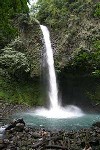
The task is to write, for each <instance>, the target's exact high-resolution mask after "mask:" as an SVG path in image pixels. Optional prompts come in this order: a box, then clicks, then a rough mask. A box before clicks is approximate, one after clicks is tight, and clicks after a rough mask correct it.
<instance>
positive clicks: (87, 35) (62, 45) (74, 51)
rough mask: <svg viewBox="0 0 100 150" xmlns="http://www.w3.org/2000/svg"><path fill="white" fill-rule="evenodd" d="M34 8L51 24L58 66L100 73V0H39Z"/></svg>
mask: <svg viewBox="0 0 100 150" xmlns="http://www.w3.org/2000/svg"><path fill="white" fill-rule="evenodd" d="M33 9H35V11H33V12H34V16H35V17H36V18H37V19H38V20H39V21H40V23H42V24H46V25H47V26H49V28H50V31H51V37H52V38H51V39H52V43H53V46H54V51H55V62H56V69H57V70H59V71H61V70H62V69H63V68H64V69H65V68H66V73H67V72H69V71H70V72H74V73H75V72H76V74H77V73H78V74H81V75H82V74H83V75H84V74H88V75H96V76H100V34H99V33H100V26H99V23H100V22H99V18H100V2H99V0H96V1H94V0H60V1H57V0H39V1H38V3H37V4H36V5H35V6H33V7H32V8H31V11H32V10H33Z"/></svg>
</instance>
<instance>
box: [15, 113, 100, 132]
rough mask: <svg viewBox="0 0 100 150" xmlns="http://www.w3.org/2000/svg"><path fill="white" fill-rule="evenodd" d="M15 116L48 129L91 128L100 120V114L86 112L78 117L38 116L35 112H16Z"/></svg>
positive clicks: (29, 123)
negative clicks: (55, 117) (56, 117)
mask: <svg viewBox="0 0 100 150" xmlns="http://www.w3.org/2000/svg"><path fill="white" fill-rule="evenodd" d="M14 118H23V119H24V121H25V122H26V124H27V125H29V126H32V127H37V128H40V127H44V128H46V129H48V130H79V129H81V128H89V127H90V126H91V125H92V124H93V123H94V122H97V121H100V114H85V115H84V116H82V117H78V118H68V119H67V118H66V119H65V118H64V119H54V118H45V117H41V116H37V115H35V114H34V113H33V114H31V113H30V114H29V113H21V114H16V115H15V116H14Z"/></svg>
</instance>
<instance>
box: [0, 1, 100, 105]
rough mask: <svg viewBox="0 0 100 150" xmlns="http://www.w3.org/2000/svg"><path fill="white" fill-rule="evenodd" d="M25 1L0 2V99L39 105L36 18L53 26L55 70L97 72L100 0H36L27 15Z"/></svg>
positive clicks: (99, 72)
mask: <svg viewBox="0 0 100 150" xmlns="http://www.w3.org/2000/svg"><path fill="white" fill-rule="evenodd" d="M27 2H28V0H2V1H0V98H2V99H5V100H8V101H10V102H16V103H28V104H31V105H40V104H43V99H42V98H41V96H40V95H41V92H40V87H39V84H38V83H39V82H37V81H36V82H35V81H34V80H33V79H32V78H35V77H34V76H39V75H40V74H39V72H40V70H41V69H40V58H41V56H40V55H41V52H40V51H41V49H42V46H43V45H42V44H41V43H42V42H41V41H42V40H41V37H42V33H41V31H40V27H39V22H40V23H41V24H44V25H47V26H48V27H49V29H50V31H51V32H50V33H51V39H52V43H53V48H54V51H55V53H54V54H55V66H56V70H57V71H59V72H60V73H62V74H63V73H65V74H66V76H67V74H68V73H69V74H70V75H73V74H74V75H75V74H76V75H82V76H84V75H87V76H89V75H90V76H94V77H100V35H99V31H100V28H99V18H100V2H99V0H96V1H95V0H38V2H37V3H36V4H35V5H33V6H32V7H31V10H30V12H31V17H29V14H28V12H29V9H28V6H27ZM36 20H38V21H39V22H38V21H36ZM16 36H17V37H16ZM22 81H23V82H22ZM98 87H99V85H98ZM97 89H99V88H97ZM97 93H98V91H97ZM91 95H92V94H90V97H92V98H94V99H98V101H99V97H98V96H97V94H96V95H94V94H93V95H92V96H91Z"/></svg>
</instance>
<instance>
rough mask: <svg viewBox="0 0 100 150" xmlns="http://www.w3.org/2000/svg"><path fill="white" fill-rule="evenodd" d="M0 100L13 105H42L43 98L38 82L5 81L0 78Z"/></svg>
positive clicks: (3, 78)
mask: <svg viewBox="0 0 100 150" xmlns="http://www.w3.org/2000/svg"><path fill="white" fill-rule="evenodd" d="M0 99H3V100H5V101H8V102H11V103H14V104H29V105H32V106H33V105H34V106H37V105H43V103H44V101H43V97H42V93H41V86H40V82H39V80H31V81H30V80H28V81H25V80H22V81H20V82H17V81H16V80H15V79H13V78H11V79H7V78H5V77H2V76H0Z"/></svg>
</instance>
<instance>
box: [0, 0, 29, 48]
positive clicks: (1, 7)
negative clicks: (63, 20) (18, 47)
mask: <svg viewBox="0 0 100 150" xmlns="http://www.w3.org/2000/svg"><path fill="white" fill-rule="evenodd" d="M27 2H28V0H1V1H0V48H3V47H4V46H5V45H6V44H7V43H9V42H10V41H11V39H14V38H15V36H16V35H17V34H18V30H17V29H16V28H15V27H14V21H15V20H16V17H17V15H18V14H20V13H28V12H29V9H28V6H27Z"/></svg>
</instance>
